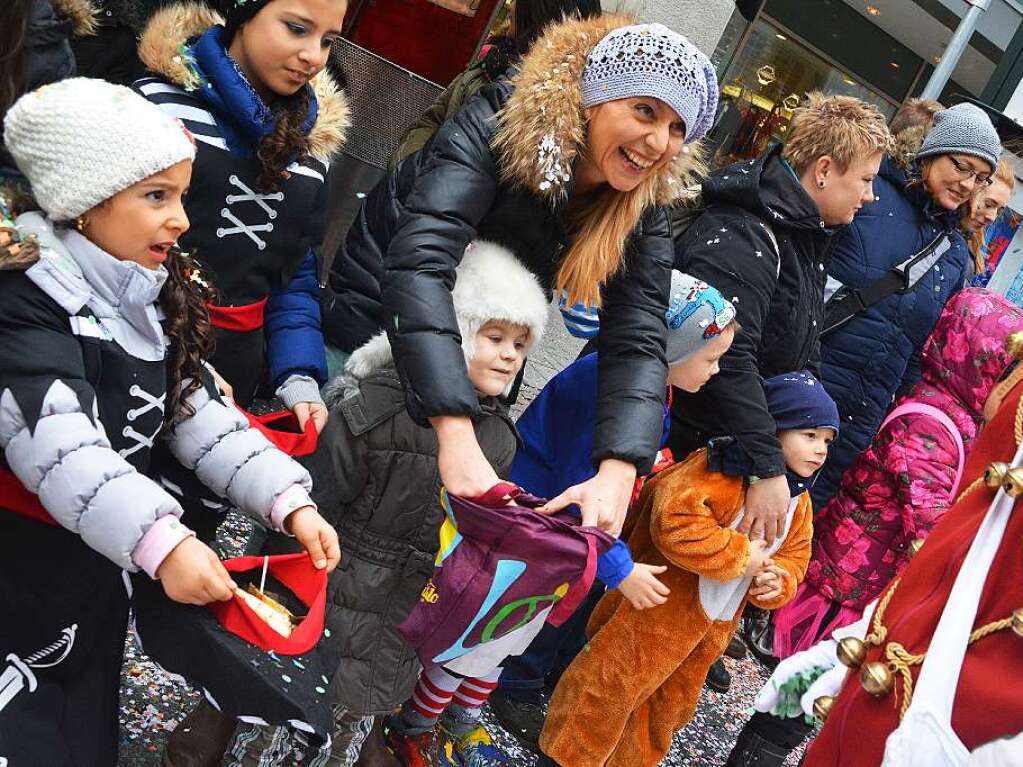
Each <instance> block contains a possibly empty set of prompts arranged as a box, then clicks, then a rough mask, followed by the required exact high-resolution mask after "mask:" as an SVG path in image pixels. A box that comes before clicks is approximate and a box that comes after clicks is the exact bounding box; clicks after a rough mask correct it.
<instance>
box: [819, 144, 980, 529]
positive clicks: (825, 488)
mask: <svg viewBox="0 0 1023 767" xmlns="http://www.w3.org/2000/svg"><path fill="white" fill-rule="evenodd" d="M910 181H911V177H910V175H909V174H908V173H907V172H906V171H905V170H904V169H903V168H901V167H900V166H899V165H897V164H896V163H895V162H894V161H892V160H891V159H890V158H888V157H886V158H885V159H884V160H883V161H882V163H881V172H880V175H879V176H878V177H877V179H876V180H875V181H874V193H875V201H874V202H872V203H869V204H867V205H865V206H863V208H862V210H860V212H859V213H858V214H857V215H856V218H855V219H854V220H853V222H852V224H850V225H849V226H848V227H846V229H845V230H844V231H843V232H842V233H841V234H839V235H838V236H837V238H836V242H835V247H834V249H833V251H832V253H831V262H830V265H829V267H828V275H829V277H830V278H831V279H830V280H829V287H832V286H834V281H837V282H838V283H840V284H841V285H848V286H850V287H854V288H864V287H866V286H868V285H870V284H872V283H874V282H875V281H877V280H878V279H880V278H881V277H882V276H883V275H884V274H885V273H886V272H887V271H889V270H890V269H891V268H892V267H894V266H897V265H898V264H900V263H902V262H903V261H905V260H906V259H907V258H909V257H910V256H912V255H913V254H914V253H917V252H919V251H920V250H922V249H923V248H924V247H926V246H927V245H928V244H929V243H930V242H931V241H932V240H934V238H935V237H936V236H937V235H938V234H939V232H942V231H947V232H949V233H950V235H951V248H949V250H948V251H947V252H946V253H945V254H944V255H943V256H942V257H941V258H940V259H939V261H938V262H937V263H936V264H935V265H934V266H933V267H932V268H931V269H930V270H929V271H928V273H927V274H925V275H924V276H923V277H921V278H920V280H919V281H918V282H917V283H916V285H915V286H914V287H913V289H912V290H910V291H909V292H907V293H905V294H898V293H897V294H895V295H891V296H888V297H887V298H885V299H884V300H882V301H880V302H878V303H877V304H875V305H874V306H871V307H870V308H868V309H866V310H864V311H862V312H860V313H859V314H858V315H856V316H855V317H854V318H853V319H851V320H849V321H848V322H847V323H845V324H844V325H842V326H841V327H839V328H838V329H836V330H834V331H832V332H831V333H829V334H827V335H826V336H824V338H822V339H821V377H822V379H823V381H824V387H825V388H826V389H827V391H828V393H829V394H830V395H831V396H832V398H833V399H834V400H835V403H836V404H837V405H838V411H839V414H840V416H841V418H842V431H841V433H840V434H839V437H838V439H837V440H836V441H835V444H834V445H833V446H832V449H831V455H830V457H829V458H828V462H827V463H826V464H825V465H824V469H823V471H822V472H821V475H820V477H819V478H818V480H817V482H816V484H815V485H814V487H813V491H812V495H813V501H814V507H815V508H818V509H819V508H822V507H823V506H824V504H825V503H826V502H827V501H828V499H830V498H831V496H832V495H834V493H835V490H836V489H837V488H838V484H839V481H840V480H841V478H842V474H843V472H844V471H845V470H846V469H847V468H848V467H849V466H850V465H851V464H852V462H853V460H854V459H855V458H856V456H857V455H859V453H860V452H862V451H863V450H865V449H866V448H867V446H868V445H869V444H870V441H871V439H872V438H873V436H874V434H875V432H876V431H877V429H878V427H879V426H880V424H881V421H882V419H883V418H884V416H885V413H887V412H888V409H889V407H890V406H891V403H892V400H893V399H894V397H895V396H896V393H897V392H899V391H900V390H902V389H905V388H908V387H909V386H912V385H913V384H914V383H916V381H918V380H919V378H920V361H919V358H920V350H921V349H922V348H923V345H924V341H926V340H927V337H928V336H929V335H930V333H931V330H932V329H933V328H934V324H935V322H937V320H938V316H939V315H940V314H941V310H942V308H943V307H944V306H945V303H946V302H947V301H948V300H949V298H951V297H952V295H953V294H954V293H955V292H956V291H958V290H959V289H960V288H961V287H962V284H963V280H964V278H965V274H966V264H967V260H968V258H969V253H968V250H967V246H966V241H965V240H964V239H963V236H962V235H961V234H959V232H958V230H957V224H958V212H957V211H955V210H945V209H943V208H941V207H939V206H938V205H937V204H935V202H934V201H933V200H932V199H931V197H930V196H929V195H928V193H927V192H926V190H925V189H924V188H923V186H922V185H921V184H919V183H918V184H912V185H911V184H910Z"/></svg>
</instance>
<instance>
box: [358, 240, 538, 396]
mask: <svg viewBox="0 0 1023 767" xmlns="http://www.w3.org/2000/svg"><path fill="white" fill-rule="evenodd" d="M451 300H452V303H453V304H454V307H455V316H456V317H457V319H458V333H459V335H460V336H461V337H462V351H463V352H464V353H465V361H466V362H467V363H468V362H469V361H470V360H471V359H472V355H473V343H474V339H475V338H476V333H477V332H479V329H480V328H481V327H483V326H484V325H486V324H487V323H488V322H492V321H494V320H497V321H499V322H508V323H511V324H513V325H523V326H525V327H527V328H529V340H528V341H527V342H526V348H525V354H528V353H529V352H530V351H531V350H532V349H533V347H534V346H536V344H537V342H539V340H540V339H541V338H542V337H543V331H544V328H545V327H546V325H547V304H548V301H547V296H546V294H545V293H544V291H543V288H541V287H540V283H539V281H538V280H537V279H536V277H535V276H534V275H533V274H532V273H531V272H530V271H529V270H528V269H526V267H525V266H523V265H522V264H521V263H520V262H519V260H518V259H517V258H515V256H514V255H513V254H512V252H511V251H510V250H508V249H507V248H504V247H502V246H500V245H495V244H494V243H492V242H485V241H482V240H477V241H476V242H473V243H470V244H469V247H467V248H466V249H465V255H464V256H463V257H462V262H461V263H460V264H459V265H458V269H457V270H456V278H455V288H454V290H452V291H451ZM392 362H393V357H392V354H391V344H390V342H389V341H388V339H387V334H386V333H379V334H377V335H375V336H373V338H371V339H370V340H369V341H367V342H366V343H365V344H363V345H362V346H361V347H359V348H358V349H356V350H355V351H354V352H352V355H351V356H350V357H349V358H348V362H347V363H346V365H345V372H346V373H348V374H349V375H351V376H353V377H355V378H365V377H366V376H367V375H369V374H370V373H371V372H372V371H374V370H376V369H378V368H381V367H384V366H385V365H390V364H391V363H392ZM510 388H511V385H510V384H509V389H510Z"/></svg>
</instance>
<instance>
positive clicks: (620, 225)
mask: <svg viewBox="0 0 1023 767" xmlns="http://www.w3.org/2000/svg"><path fill="white" fill-rule="evenodd" d="M644 186H645V187H646V189H642V188H641V189H636V190H635V191H632V192H618V191H615V190H614V189H605V190H603V191H602V192H600V193H599V194H598V195H596V196H595V197H594V198H593V199H592V200H591V201H588V202H586V203H583V204H582V205H581V206H580V207H579V209H578V211H577V212H576V215H575V216H574V219H575V221H574V222H573V223H574V227H573V228H574V229H575V232H574V236H573V238H572V246H571V247H570V248H569V249H568V253H567V254H566V255H565V257H564V259H562V261H561V266H560V267H559V269H558V275H557V277H556V278H555V282H554V287H555V289H556V290H557V291H559V292H560V291H565V292H566V294H567V300H568V303H569V304H575V303H583V304H586V305H587V306H600V288H601V286H602V285H603V284H604V283H606V282H607V281H608V280H610V279H611V278H612V277H614V276H615V275H616V274H617V273H618V271H619V270H620V269H621V268H622V266H623V264H624V263H625V246H626V244H627V242H628V240H629V237H631V236H632V233H633V231H634V230H635V228H636V222H637V221H638V220H639V219H640V218H641V217H642V215H643V212H644V211H645V210H646V208H647V207H648V206H650V205H653V204H654V199H653V194H652V192H653V186H652V185H650V184H645V185H644Z"/></svg>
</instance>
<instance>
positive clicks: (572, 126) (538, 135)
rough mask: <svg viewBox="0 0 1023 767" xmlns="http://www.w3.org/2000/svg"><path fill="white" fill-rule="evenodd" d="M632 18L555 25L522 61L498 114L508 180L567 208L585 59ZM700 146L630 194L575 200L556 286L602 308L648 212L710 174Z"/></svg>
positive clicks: (580, 148)
mask: <svg viewBox="0 0 1023 767" xmlns="http://www.w3.org/2000/svg"><path fill="white" fill-rule="evenodd" d="M635 23H636V20H635V19H634V18H632V17H630V16H625V15H618V14H604V15H602V16H597V17H593V18H589V19H572V20H567V21H564V22H561V23H560V24H554V25H551V26H549V27H548V28H547V29H546V30H545V31H544V34H543V36H542V37H541V38H540V39H539V40H537V42H536V43H534V45H533V47H532V48H531V49H530V51H529V53H528V54H527V55H526V56H525V57H524V58H523V59H522V61H521V62H520V67H519V71H518V73H517V74H516V75H515V76H514V77H513V78H512V82H513V83H514V85H515V88H514V91H513V92H512V94H511V96H510V97H509V99H508V101H507V102H506V103H505V105H504V107H502V108H501V110H500V111H499V112H498V114H497V127H496V129H495V132H494V136H493V138H492V141H491V146H492V147H493V148H494V150H495V151H496V152H497V154H498V157H499V166H500V172H501V177H502V179H503V180H505V181H507V182H510V183H513V184H515V185H519V186H522V187H524V188H526V189H528V190H530V191H532V192H534V193H535V194H537V195H538V196H539V197H541V198H543V199H545V200H547V201H548V202H549V204H550V205H551V207H552V208H556V207H557V206H559V205H563V204H565V194H566V184H567V182H568V180H569V179H570V178H571V172H572V169H573V166H574V163H575V159H576V157H577V156H578V155H579V154H580V153H581V152H585V151H586V116H585V110H584V108H583V105H582V90H581V85H580V83H581V80H582V72H583V68H584V66H585V64H586V58H587V56H588V55H589V53H590V51H591V50H592V49H593V47H594V46H595V45H596V44H597V43H598V42H599V41H600V40H601V39H602V38H603V37H604V36H605V35H606V34H608V33H609V32H610V31H611V30H613V29H617V28H619V27H624V26H628V25H630V24H635ZM703 154H704V153H703V151H702V150H701V148H700V147H699V146H698V142H693V143H691V144H689V145H687V146H686V147H684V148H683V151H682V152H681V153H679V155H678V156H677V157H675V158H674V159H673V160H671V161H670V162H668V163H667V164H666V165H665V166H663V167H661V168H658V169H657V170H656V172H654V173H651V175H650V176H649V177H648V178H647V179H645V180H644V181H643V182H642V183H641V184H640V185H639V186H638V187H637V188H636V189H634V190H632V191H631V192H617V191H615V190H613V189H610V188H607V187H605V188H604V189H603V191H601V192H599V193H596V194H594V195H593V196H592V197H589V198H587V199H585V200H573V203H574V204H573V206H572V211H571V220H570V221H569V223H570V227H571V230H572V244H571V246H569V248H568V252H567V254H566V255H565V256H564V258H563V259H562V261H561V264H560V265H559V267H558V273H557V276H556V278H555V286H556V288H557V289H558V290H559V291H560V290H564V291H566V292H567V294H568V299H569V300H570V301H571V302H572V303H585V304H588V305H589V306H600V289H601V285H602V284H604V283H606V282H607V281H608V280H610V279H611V278H612V277H614V275H616V274H617V273H618V272H620V271H621V270H622V269H623V268H625V267H627V264H626V245H627V243H628V241H629V238H630V236H631V235H632V233H633V231H634V230H635V229H636V228H637V226H639V225H640V222H641V219H642V217H643V214H644V212H645V211H646V210H647V209H648V208H651V207H653V206H657V205H669V204H672V203H673V202H675V201H677V200H678V199H679V198H680V197H681V196H682V194H683V192H684V191H685V190H686V189H687V188H688V187H690V186H691V185H693V184H694V183H696V181H697V180H698V178H700V177H702V176H703V175H704V174H705V172H706V165H705V164H704V162H703Z"/></svg>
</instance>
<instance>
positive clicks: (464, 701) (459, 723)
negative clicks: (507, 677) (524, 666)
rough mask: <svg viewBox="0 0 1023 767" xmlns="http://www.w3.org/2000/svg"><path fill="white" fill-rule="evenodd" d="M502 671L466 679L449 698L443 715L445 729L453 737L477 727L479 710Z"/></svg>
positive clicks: (493, 688) (497, 670) (495, 670)
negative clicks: (450, 732) (449, 701)
mask: <svg viewBox="0 0 1023 767" xmlns="http://www.w3.org/2000/svg"><path fill="white" fill-rule="evenodd" d="M501 671H502V669H500V668H496V669H494V670H493V671H491V672H490V673H489V674H487V675H486V676H482V677H475V678H466V679H463V680H462V683H461V684H460V685H459V686H458V689H457V690H455V693H454V695H452V697H451V705H450V706H448V708H447V711H445V713H444V721H445V725H444V726H445V727H447V728H448V729H449V730H451V731H452V733H453V734H455V735H464V734H466V733H468V732H471V731H472V730H474V729H476V727H477V726H478V725H479V719H480V709H481V708H482V707H483V704H484V703H486V702H487V698H489V697H490V693H492V692H493V691H494V690H495V689H496V688H497V680H498V678H499V677H500V676H501Z"/></svg>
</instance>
